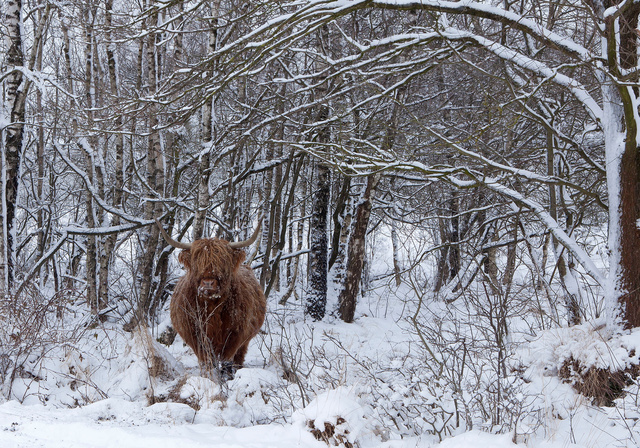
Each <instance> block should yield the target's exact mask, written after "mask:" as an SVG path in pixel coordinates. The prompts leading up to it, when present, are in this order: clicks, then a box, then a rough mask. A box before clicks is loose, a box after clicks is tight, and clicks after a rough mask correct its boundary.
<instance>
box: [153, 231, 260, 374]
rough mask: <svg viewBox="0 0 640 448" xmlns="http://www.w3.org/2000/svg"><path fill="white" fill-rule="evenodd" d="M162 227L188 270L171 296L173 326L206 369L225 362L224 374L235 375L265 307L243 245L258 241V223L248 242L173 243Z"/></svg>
mask: <svg viewBox="0 0 640 448" xmlns="http://www.w3.org/2000/svg"><path fill="white" fill-rule="evenodd" d="M158 226H159V227H160V231H161V233H162V236H163V237H164V238H165V240H167V242H168V243H169V244H171V245H172V246H174V247H176V248H178V249H184V250H183V251H182V252H181V253H180V255H179V256H178V260H179V261H180V263H182V264H183V265H184V267H185V268H186V269H187V273H186V274H185V275H184V276H183V277H182V278H181V279H180V280H179V281H178V284H177V285H176V287H175V290H174V291H173V297H172V299H171V305H170V308H171V322H172V324H173V327H174V329H175V330H176V331H177V332H178V334H179V335H180V336H181V337H182V339H184V341H185V342H186V343H187V345H189V347H191V348H192V349H193V351H194V352H195V353H196V356H197V357H198V361H199V362H200V366H201V368H202V369H210V368H212V367H217V366H218V362H221V363H222V368H223V371H222V373H223V375H224V376H231V375H232V374H233V371H235V370H236V369H238V368H240V367H242V365H243V363H244V357H245V355H246V354H247V348H248V346H249V341H250V340H251V339H252V338H253V337H254V336H255V335H256V334H258V331H260V327H262V323H263V322H264V316H265V312H266V307H267V303H266V299H265V297H264V293H263V292H262V288H261V287H260V284H259V283H258V281H257V280H256V277H255V276H254V274H253V270H252V269H251V268H250V267H249V266H247V265H244V264H242V262H243V261H244V258H245V253H244V251H243V250H242V248H243V247H247V246H249V245H251V244H252V243H253V242H254V241H255V240H256V239H257V237H258V233H259V229H260V225H258V227H257V228H256V230H255V231H254V232H253V235H252V236H251V237H250V238H249V239H248V240H246V241H241V242H233V243H230V242H228V241H225V240H221V239H218V238H205V239H201V240H197V241H194V242H193V243H191V244H186V243H181V242H178V241H175V240H174V239H172V238H171V237H170V236H169V235H167V233H166V232H165V231H164V229H163V228H162V225H160V223H158Z"/></svg>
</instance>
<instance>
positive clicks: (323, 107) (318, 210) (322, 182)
mask: <svg viewBox="0 0 640 448" xmlns="http://www.w3.org/2000/svg"><path fill="white" fill-rule="evenodd" d="M328 44H329V27H328V25H326V24H325V25H323V26H322V27H321V28H320V35H319V39H318V48H319V49H320V51H322V52H323V53H326V50H327V45H328ZM316 66H317V67H316V68H317V70H318V73H321V72H322V69H323V68H324V62H317V64H316ZM319 81H320V82H319V84H318V87H317V88H316V92H315V97H316V98H324V97H326V94H327V92H328V91H329V87H328V85H327V81H326V79H320V80H319ZM327 118H329V105H328V104H327V103H322V104H320V105H319V106H318V112H317V114H316V117H315V119H316V122H318V123H323V122H325V121H326V120H327ZM316 139H317V142H318V144H319V145H320V146H321V148H320V150H321V151H323V150H324V148H322V145H325V144H328V143H329V141H330V140H331V131H330V128H329V125H328V124H322V125H321V126H320V127H319V129H318V134H317V136H316ZM317 169H318V172H317V184H316V190H315V192H314V194H313V210H312V215H311V228H310V230H309V234H310V235H309V237H310V240H311V241H310V253H309V270H310V275H309V285H308V286H309V291H308V293H307V302H306V309H305V311H306V314H308V315H309V316H311V318H312V319H313V320H322V318H324V315H325V312H326V309H327V287H328V283H327V274H328V272H327V271H328V267H327V257H328V249H329V241H328V240H329V228H328V215H329V200H330V198H331V171H330V170H329V167H328V166H327V165H326V164H324V163H322V162H319V163H318V164H317Z"/></svg>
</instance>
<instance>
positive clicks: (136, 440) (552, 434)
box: [0, 226, 640, 448]
mask: <svg viewBox="0 0 640 448" xmlns="http://www.w3.org/2000/svg"><path fill="white" fill-rule="evenodd" d="M396 231H397V232H398V233H399V235H398V237H399V240H400V241H405V240H408V238H407V235H406V234H404V233H403V232H404V231H405V229H403V228H402V227H401V226H399V227H398V228H396ZM421 237H424V235H422V236H421ZM389 238H390V237H386V238H385V237H381V236H379V237H376V239H375V240H374V241H372V245H375V251H374V252H373V253H372V259H371V277H372V278H379V279H380V280H375V281H374V282H373V283H372V285H371V287H370V288H369V290H368V292H367V294H366V295H365V296H364V297H362V298H360V302H359V304H358V312H357V315H356V320H355V322H354V323H353V324H345V323H344V322H342V321H340V320H338V319H336V318H335V317H332V315H331V313H332V311H333V309H334V307H335V305H336V300H337V292H336V290H335V288H332V289H331V290H330V292H329V305H328V310H327V311H328V315H327V317H326V318H325V319H324V320H323V321H321V322H312V321H310V320H308V319H307V318H305V317H304V314H303V311H302V309H303V304H302V303H300V302H299V301H295V300H294V299H293V298H292V299H291V301H290V303H289V304H287V305H286V306H279V305H277V302H278V300H277V297H275V298H271V299H270V301H269V304H268V315H267V320H266V322H265V325H264V327H263V332H262V333H261V334H260V335H258V336H257V337H256V338H255V339H254V340H253V341H252V343H251V345H250V348H249V352H248V353H247V360H246V364H245V367H244V368H242V369H240V370H238V371H237V372H236V374H235V376H234V378H233V379H231V380H228V381H220V380H219V379H217V377H216V376H215V375H213V376H211V375H208V374H206V372H205V373H203V372H201V371H200V369H199V367H198V363H197V359H196V357H195V355H194V354H193V352H192V351H191V349H189V348H188V347H186V346H185V345H184V343H183V341H182V340H181V339H180V337H177V338H176V340H175V341H174V342H173V343H172V344H171V345H170V346H165V345H163V344H161V343H159V342H158V341H157V340H156V338H157V337H158V335H159V334H160V333H161V332H162V331H164V330H165V329H166V327H167V326H168V322H169V321H168V310H167V309H166V308H165V309H163V310H162V311H161V315H160V319H159V322H160V323H159V324H158V325H157V327H154V328H149V329H146V328H142V329H139V330H136V331H134V332H131V333H127V332H124V331H123V330H122V326H121V324H120V323H118V322H107V323H104V324H95V323H94V324H90V322H87V321H86V319H85V318H84V317H82V316H86V312H84V311H83V310H84V308H83V307H84V306H85V305H84V304H82V303H78V304H74V303H68V304H67V308H66V311H65V314H64V315H63V316H62V317H55V318H54V317H53V316H52V318H51V322H50V323H55V325H52V326H51V328H50V330H49V333H47V334H46V337H42V336H45V335H41V336H40V337H39V340H42V342H39V343H38V344H35V345H33V346H31V349H30V351H29V352H28V353H27V354H26V360H25V362H24V369H23V372H22V373H18V374H17V375H16V378H15V380H14V381H13V383H12V385H11V393H10V399H9V400H7V401H5V402H0V447H2V448H5V447H8V448H13V447H39V446H40V447H51V448H63V447H64V448H70V447H71V448H73V447H118V448H126V447H136V448H137V447H140V446H154V447H155V446H158V447H163V446H167V447H169V446H171V447H174V446H180V447H200V446H219V447H222V448H230V447H255V448H267V447H301V448H321V447H327V446H339V447H345V448H346V447H347V446H353V447H358V448H378V447H383V448H415V447H421V448H422V447H424V448H428V447H444V448H447V447H449V448H451V447H453V448H467V447H473V448H483V447H496V448H506V447H509V448H511V447H515V446H518V447H525V446H526V447H532V448H560V447H566V446H577V447H593V448H604V447H609V446H620V447H625V446H628V447H633V446H638V444H637V441H638V440H640V425H636V422H638V421H640V413H639V412H638V411H637V409H638V403H637V398H638V397H639V396H640V393H639V392H640V389H639V388H638V387H637V385H635V384H630V385H629V386H628V388H627V391H628V393H627V394H626V395H624V396H621V397H618V398H616V399H615V403H614V404H615V405H614V406H611V407H604V406H595V405H594V404H593V403H592V402H591V399H589V398H588V397H585V396H583V395H580V394H578V393H577V392H576V391H575V390H574V388H573V387H572V384H571V383H570V381H566V380H563V379H561V378H560V374H559V372H560V370H561V369H562V368H563V366H564V365H565V364H566V363H570V362H572V361H573V360H575V361H578V362H580V363H581V365H583V366H589V367H596V368H625V367H630V366H632V365H634V364H637V363H638V362H639V361H640V359H639V356H638V353H640V331H625V332H622V331H621V332H619V333H613V334H612V328H611V327H609V326H607V325H605V322H606V321H605V320H604V319H600V320H598V319H592V320H590V321H588V322H586V323H585V324H582V325H579V326H574V327H571V328H567V327H562V326H561V327H558V326H557V325H555V326H551V327H550V328H549V327H548V326H547V329H546V330H545V329H542V328H541V327H542V325H540V323H539V322H538V323H536V322H537V321H538V320H539V319H541V316H542V315H543V313H540V314H535V313H534V312H533V311H532V310H530V309H527V310H526V311H522V312H521V313H516V314H515V315H514V316H513V317H512V318H510V319H511V320H510V324H509V334H508V335H506V338H507V339H508V342H507V343H506V345H505V347H504V350H505V351H504V353H506V355H507V361H506V364H505V370H504V371H503V370H502V369H501V368H499V365H498V364H497V353H498V352H497V351H496V347H495V345H494V344H493V342H492V340H493V339H494V338H495V336H496V335H495V334H493V333H492V331H493V330H492V329H491V328H492V327H491V325H490V321H489V320H488V319H487V316H485V315H484V314H483V313H485V312H486V309H484V311H483V308H482V306H483V304H482V301H486V300H488V299H489V298H488V297H486V292H483V291H478V290H475V289H474V288H475V287H474V286H473V285H471V286H470V287H469V288H468V289H467V291H465V296H466V297H471V296H473V295H474V294H485V296H482V297H483V300H482V301H480V302H478V303H476V302H474V301H473V300H470V301H464V300H463V299H460V298H459V299H457V300H454V301H448V302H445V301H442V300H441V299H440V298H439V297H435V296H434V295H433V294H430V293H429V292H428V290H427V289H428V288H427V289H424V290H423V289H421V287H418V286H416V285H418V284H421V282H422V280H421V277H415V278H414V277H413V276H415V275H418V272H420V270H422V271H423V272H425V273H429V272H431V271H432V269H433V266H432V265H431V262H430V260H429V258H425V261H424V263H423V266H420V269H418V267H414V269H413V270H412V272H411V273H406V274H404V281H405V282H404V283H403V284H401V285H400V286H399V287H396V286H395V281H394V280H395V279H394V278H393V277H392V276H391V277H385V276H384V275H383V274H385V273H388V272H389V271H390V269H391V268H392V264H391V260H392V247H393V245H392V244H391V241H390V239H389ZM415 238H417V235H414V239H415ZM413 250H415V251H417V252H421V251H422V249H421V248H420V247H415V248H414V249H412V251H413ZM514 282H516V285H517V286H518V291H519V292H518V294H516V295H514V296H513V297H512V298H511V299H510V300H511V303H510V306H512V307H517V306H518V305H517V303H518V302H519V301H520V300H522V301H523V303H528V304H530V303H532V299H531V298H530V297H525V295H526V294H528V293H530V290H531V288H530V279H529V278H528V277H527V274H526V272H520V271H518V272H517V273H516V275H515V278H514ZM552 287H553V285H552ZM514 289H515V288H514ZM527 291H529V292H527ZM521 296H522V297H521ZM478 297H480V296H478ZM474 303H475V305H474ZM475 306H478V308H474V307H475ZM533 328H535V331H533V330H532V329H533ZM2 334H3V333H2V331H0V337H1V336H2ZM47 341H51V342H50V343H49V342H47ZM425 341H427V342H428V346H425ZM2 351H3V353H11V347H10V346H6V347H4V346H3V347H2ZM0 360H1V358H0ZM1 368H4V367H3V365H2V364H0V369H1ZM4 386H5V389H4V390H3V392H4V394H5V395H6V396H8V392H7V389H6V385H4ZM456 415H458V416H459V422H458V423H457V424H456V418H457V417H456Z"/></svg>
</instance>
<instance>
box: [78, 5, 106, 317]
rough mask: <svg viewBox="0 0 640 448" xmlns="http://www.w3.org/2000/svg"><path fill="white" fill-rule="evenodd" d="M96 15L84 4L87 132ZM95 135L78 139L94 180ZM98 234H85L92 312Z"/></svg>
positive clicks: (90, 209) (90, 208)
mask: <svg viewBox="0 0 640 448" xmlns="http://www.w3.org/2000/svg"><path fill="white" fill-rule="evenodd" d="M94 18H95V8H94V7H93V5H87V6H86V9H85V11H84V24H85V35H84V38H85V54H84V58H85V74H84V89H85V92H84V94H85V108H86V112H85V113H86V116H87V128H88V130H89V132H91V131H92V129H93V121H94V117H93V108H94V106H95V104H94V97H93V95H92V92H93V84H92V83H93V81H94V73H93V69H94V63H93V56H94V53H93V43H94V40H93V31H94V30H93V26H94V23H93V21H94ZM77 138H78V141H81V140H82V139H83V138H84V137H82V136H80V135H79V136H77ZM95 143H96V140H95V138H89V139H88V141H87V142H86V143H85V144H83V143H80V148H81V149H82V150H83V152H84V154H85V164H86V171H87V175H88V178H89V181H90V182H92V183H94V182H95V181H96V180H97V176H96V174H97V170H96V154H95ZM88 189H89V185H87V192H86V195H85V207H86V212H87V216H86V218H87V226H88V227H89V228H94V227H96V224H97V223H98V222H99V220H97V219H96V218H97V215H98V210H97V207H96V206H95V204H94V200H93V196H92V193H91V192H89V191H88ZM96 243H97V237H96V236H95V235H88V236H87V237H86V259H87V261H86V267H87V272H86V280H87V298H86V300H87V304H88V305H89V307H90V308H91V311H92V312H93V313H96V314H97V313H98V310H100V309H101V308H102V306H101V304H99V303H98V278H97V274H98V250H97V246H96Z"/></svg>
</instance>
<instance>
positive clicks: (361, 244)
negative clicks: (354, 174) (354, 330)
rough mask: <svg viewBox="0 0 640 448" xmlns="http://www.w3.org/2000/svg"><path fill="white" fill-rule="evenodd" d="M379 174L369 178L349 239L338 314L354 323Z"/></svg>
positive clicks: (344, 319)
mask: <svg viewBox="0 0 640 448" xmlns="http://www.w3.org/2000/svg"><path fill="white" fill-rule="evenodd" d="M380 177H381V175H380V174H379V173H376V174H372V175H370V176H368V177H367V184H366V186H365V189H364V191H363V193H362V196H361V197H360V201H359V202H358V205H357V206H356V211H355V214H354V220H353V225H352V228H351V235H350V237H349V253H348V255H347V270H346V274H345V279H344V286H343V288H342V291H340V295H339V297H338V314H339V315H340V318H341V319H342V320H343V321H345V322H347V323H351V322H353V317H354V315H355V311H356V303H357V298H358V293H359V292H360V280H361V278H362V269H363V267H364V250H365V239H366V238H365V237H366V235H367V227H368V225H369V218H370V216H371V209H372V208H373V197H374V194H375V189H376V186H377V185H378V182H379V181H380Z"/></svg>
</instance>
